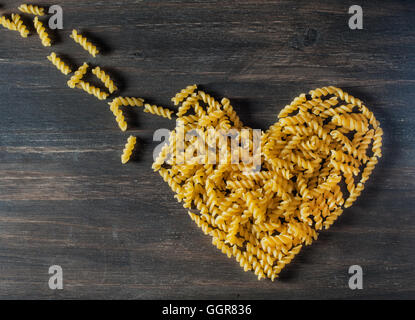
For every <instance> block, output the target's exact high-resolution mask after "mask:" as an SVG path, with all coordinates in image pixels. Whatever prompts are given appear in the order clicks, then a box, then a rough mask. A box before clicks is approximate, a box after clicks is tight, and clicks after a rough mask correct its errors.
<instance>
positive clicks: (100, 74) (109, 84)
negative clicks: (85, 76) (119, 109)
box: [92, 67, 118, 93]
mask: <svg viewBox="0 0 415 320" xmlns="http://www.w3.org/2000/svg"><path fill="white" fill-rule="evenodd" d="M92 74H94V75H95V76H96V77H97V78H98V79H99V80H101V82H102V83H104V85H105V87H106V88H107V89H108V91H109V92H110V93H114V92H115V91H117V90H118V88H117V87H116V86H115V84H114V81H112V80H111V78H110V76H109V75H108V74H106V73H105V72H104V71H103V70H101V68H100V67H96V68H94V69H92Z"/></svg>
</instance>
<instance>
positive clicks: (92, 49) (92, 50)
mask: <svg viewBox="0 0 415 320" xmlns="http://www.w3.org/2000/svg"><path fill="white" fill-rule="evenodd" d="M70 37H71V38H72V39H73V40H74V41H75V42H76V43H78V44H79V45H81V47H82V48H84V49H85V50H86V51H88V52H89V54H90V55H92V56H93V57H95V56H96V55H97V54H98V53H99V50H98V49H97V47H96V46H95V45H93V44H92V43H91V42H89V41H88V39H87V38H86V37H83V36H82V35H80V34H78V31H76V30H75V29H74V30H72V34H71V35H70Z"/></svg>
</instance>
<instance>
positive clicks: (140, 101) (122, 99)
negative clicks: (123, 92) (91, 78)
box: [114, 97, 144, 107]
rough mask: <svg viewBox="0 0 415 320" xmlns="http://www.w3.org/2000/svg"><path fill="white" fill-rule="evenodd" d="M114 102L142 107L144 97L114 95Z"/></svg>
mask: <svg viewBox="0 0 415 320" xmlns="http://www.w3.org/2000/svg"><path fill="white" fill-rule="evenodd" d="M114 102H116V103H118V104H119V105H122V106H125V107H126V106H130V107H142V106H143V102H144V99H142V98H133V97H116V98H115V99H114Z"/></svg>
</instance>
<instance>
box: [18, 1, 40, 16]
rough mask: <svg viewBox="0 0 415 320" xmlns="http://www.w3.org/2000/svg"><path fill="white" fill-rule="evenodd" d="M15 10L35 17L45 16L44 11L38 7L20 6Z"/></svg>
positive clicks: (30, 5)
mask: <svg viewBox="0 0 415 320" xmlns="http://www.w3.org/2000/svg"><path fill="white" fill-rule="evenodd" d="M17 9H19V10H20V11H21V12H23V13H28V14H33V15H36V16H43V15H45V9H44V8H42V7H39V6H35V5H32V4H22V5H20V6H19V7H18V8H17Z"/></svg>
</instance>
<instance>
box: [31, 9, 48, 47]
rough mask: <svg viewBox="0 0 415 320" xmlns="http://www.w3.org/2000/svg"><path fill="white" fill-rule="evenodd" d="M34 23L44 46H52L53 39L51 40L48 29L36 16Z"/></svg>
mask: <svg viewBox="0 0 415 320" xmlns="http://www.w3.org/2000/svg"><path fill="white" fill-rule="evenodd" d="M33 23H34V26H35V29H36V31H37V33H38V35H39V38H40V40H41V41H42V45H43V46H45V47H50V46H51V43H52V41H51V39H50V38H49V35H48V33H47V32H46V28H45V27H44V26H43V23H42V22H41V21H40V20H39V18H38V17H37V16H36V17H35V18H34V19H33Z"/></svg>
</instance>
